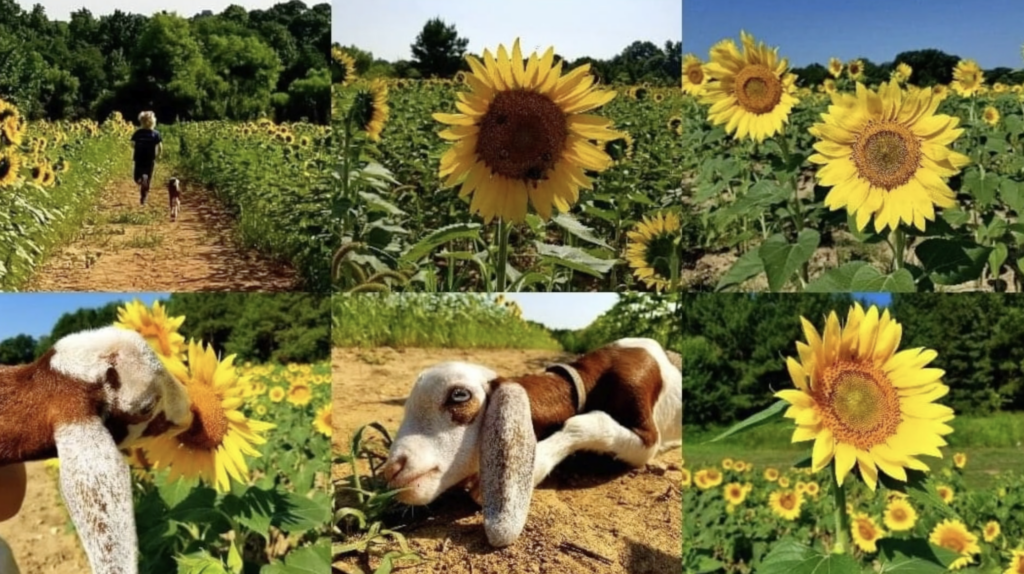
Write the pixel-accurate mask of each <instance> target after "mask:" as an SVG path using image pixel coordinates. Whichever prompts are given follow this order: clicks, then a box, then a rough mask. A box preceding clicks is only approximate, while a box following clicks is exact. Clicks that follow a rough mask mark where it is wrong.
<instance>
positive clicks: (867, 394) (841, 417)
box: [818, 362, 903, 450]
mask: <svg viewBox="0 0 1024 574" xmlns="http://www.w3.org/2000/svg"><path fill="white" fill-rule="evenodd" d="M823 382H824V384H823V385H822V387H821V389H822V391H821V394H822V396H820V397H819V401H818V404H820V405H823V406H824V408H823V409H822V419H823V422H824V424H825V426H827V427H828V428H829V429H830V430H831V431H832V434H833V435H834V436H835V438H836V440H837V441H838V442H845V443H848V444H853V445H854V446H856V447H857V448H859V449H861V450H869V449H870V448H871V447H873V446H875V445H877V444H881V443H883V442H885V440H886V439H888V438H889V437H890V436H892V435H894V434H896V428H897V427H898V426H899V424H900V422H901V421H902V420H903V419H902V416H901V414H900V402H899V395H898V394H897V393H896V389H895V388H894V387H893V386H892V383H890V382H889V380H888V379H886V377H885V375H884V374H883V373H882V372H881V371H880V370H879V369H877V368H874V367H871V366H867V365H862V364H858V363H849V362H838V363H836V364H834V365H832V366H830V367H829V368H827V369H826V370H825V375H824V381H823Z"/></svg>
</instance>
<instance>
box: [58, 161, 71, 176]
mask: <svg viewBox="0 0 1024 574" xmlns="http://www.w3.org/2000/svg"><path fill="white" fill-rule="evenodd" d="M57 171H58V172H59V173H67V172H69V171H71V162H70V161H68V160H67V159H64V158H61V160H60V161H59V162H58V163H57Z"/></svg>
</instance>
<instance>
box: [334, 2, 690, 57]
mask: <svg viewBox="0 0 1024 574" xmlns="http://www.w3.org/2000/svg"><path fill="white" fill-rule="evenodd" d="M687 1H689V0H687ZM340 4H345V7H344V10H341V9H336V10H334V11H333V33H332V39H333V40H334V41H335V42H338V43H340V44H341V45H342V46H350V45H354V46H356V47H358V48H360V49H362V50H367V51H369V52H372V53H373V56H374V57H375V58H381V59H384V60H387V61H389V62H394V61H396V60H402V59H405V60H408V59H411V58H412V53H411V51H410V50H409V46H410V45H412V43H413V42H415V41H416V36H417V34H419V32H420V31H421V30H422V29H423V25H424V24H426V22H427V20H429V19H431V18H434V17H435V16H438V17H440V18H441V19H442V20H444V21H445V22H447V23H449V24H455V28H456V30H458V33H459V36H460V37H463V38H468V39H469V45H468V46H467V47H466V50H468V51H469V52H472V53H476V54H479V53H482V52H483V50H484V48H490V49H491V52H492V53H493V52H495V51H496V50H497V47H498V44H505V45H506V47H507V48H511V46H512V42H513V41H515V39H516V37H517V36H518V37H519V38H520V46H521V48H522V50H523V53H524V54H529V53H530V52H532V51H533V50H537V51H538V52H543V51H545V50H547V49H548V47H549V46H554V47H555V52H557V53H558V54H559V55H561V56H562V57H563V58H566V59H570V60H572V59H575V58H579V57H582V56H590V57H593V58H599V59H607V58H611V57H612V56H615V55H616V54H618V53H619V52H621V51H622V49H623V48H625V47H626V46H628V45H629V44H632V43H633V42H634V41H637V40H639V41H644V40H649V41H651V42H654V43H655V44H657V45H658V46H663V45H664V44H665V42H666V41H668V40H672V41H673V42H678V41H679V40H680V33H681V30H680V28H679V24H678V22H679V21H680V18H681V17H682V0H630V1H629V2H619V1H612V0H518V1H505V2H496V1H494V0H488V1H480V0H443V1H440V0H376V1H373V2H370V1H360V2H356V1H346V2H335V3H334V6H335V7H340V6H339V5H340Z"/></svg>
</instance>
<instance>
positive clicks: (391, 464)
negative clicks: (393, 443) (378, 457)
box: [384, 454, 409, 482]
mask: <svg viewBox="0 0 1024 574" xmlns="http://www.w3.org/2000/svg"><path fill="white" fill-rule="evenodd" d="M408 461H409V457H408V456H406V455H404V454H400V455H398V456H397V457H395V458H394V459H393V460H390V461H388V463H387V464H386V465H384V478H385V479H386V480H387V481H388V482H391V481H392V480H394V479H395V477H396V476H398V473H400V472H402V469H403V468H405V463H406V462H408Z"/></svg>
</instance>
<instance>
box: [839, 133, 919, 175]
mask: <svg viewBox="0 0 1024 574" xmlns="http://www.w3.org/2000/svg"><path fill="white" fill-rule="evenodd" d="M851 157H852V158H853V163H854V165H855V166H857V173H858V174H859V175H860V176H861V177H863V178H864V179H866V180H868V181H869V182H870V183H871V185H873V186H875V187H880V188H882V189H885V190H887V191H891V190H893V189H896V188H897V187H899V186H901V185H904V184H906V183H907V182H909V181H910V180H911V179H912V178H913V177H914V174H915V173H917V170H918V168H919V167H920V166H921V142H920V141H918V139H917V137H916V136H915V135H914V134H913V132H911V131H910V130H909V129H907V127H906V126H903V125H900V124H898V123H896V122H892V121H883V122H875V121H872V122H871V123H869V124H868V126H867V127H866V128H865V129H864V132H863V133H861V134H860V136H858V137H857V141H855V142H854V144H853V153H852V154H851Z"/></svg>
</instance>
